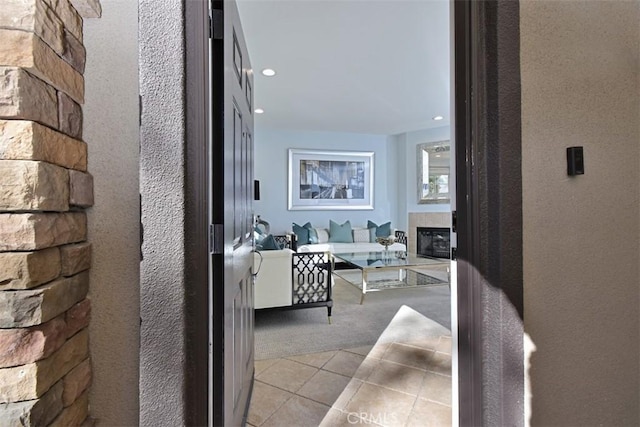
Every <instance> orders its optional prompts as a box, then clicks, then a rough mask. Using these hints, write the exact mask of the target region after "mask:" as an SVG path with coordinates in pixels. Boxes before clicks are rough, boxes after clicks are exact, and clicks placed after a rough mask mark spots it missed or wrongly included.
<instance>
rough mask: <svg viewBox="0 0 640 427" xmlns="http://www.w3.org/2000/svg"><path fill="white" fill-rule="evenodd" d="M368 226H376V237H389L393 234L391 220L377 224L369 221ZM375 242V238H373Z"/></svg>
mask: <svg viewBox="0 0 640 427" xmlns="http://www.w3.org/2000/svg"><path fill="white" fill-rule="evenodd" d="M367 228H375V229H376V237H389V236H391V221H389V222H385V223H384V224H380V225H377V224H376V223H375V222H373V221H367ZM373 241H374V242H375V239H373Z"/></svg>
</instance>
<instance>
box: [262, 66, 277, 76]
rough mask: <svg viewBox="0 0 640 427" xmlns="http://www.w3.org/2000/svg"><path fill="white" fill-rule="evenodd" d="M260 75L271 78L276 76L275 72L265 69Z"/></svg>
mask: <svg viewBox="0 0 640 427" xmlns="http://www.w3.org/2000/svg"><path fill="white" fill-rule="evenodd" d="M262 75H263V76H267V77H273V76H275V75H276V70H272V69H271V68H265V69H264V70H262Z"/></svg>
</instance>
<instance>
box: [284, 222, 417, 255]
mask: <svg viewBox="0 0 640 427" xmlns="http://www.w3.org/2000/svg"><path fill="white" fill-rule="evenodd" d="M315 230H316V234H317V235H318V243H313V244H304V245H296V246H295V249H296V251H297V252H331V253H333V254H339V253H349V252H379V251H381V250H383V249H384V246H382V245H381V244H379V243H376V242H370V241H369V239H368V233H359V231H360V230H365V231H366V230H368V229H366V228H354V229H353V236H354V242H353V243H335V242H329V241H328V240H329V232H328V230H327V229H326V228H316V229H315ZM393 234H394V235H396V236H402V239H403V240H404V239H406V236H405V234H404V232H402V231H398V230H393ZM359 236H361V238H358V237H359ZM292 237H293V238H295V234H293V235H292ZM389 250H390V251H406V250H407V246H406V244H405V243H401V242H398V241H396V242H395V243H393V244H392V245H389Z"/></svg>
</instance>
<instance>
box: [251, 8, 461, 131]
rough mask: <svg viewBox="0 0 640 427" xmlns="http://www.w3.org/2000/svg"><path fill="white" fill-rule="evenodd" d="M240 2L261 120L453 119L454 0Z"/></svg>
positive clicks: (406, 126)
mask: <svg viewBox="0 0 640 427" xmlns="http://www.w3.org/2000/svg"><path fill="white" fill-rule="evenodd" d="M238 9H239V12H240V18H241V21H242V26H243V29H244V34H245V38H246V41H247V46H248V49H249V57H250V60H251V64H252V66H253V70H254V74H255V77H254V78H255V80H254V86H255V88H254V94H255V106H256V107H258V108H263V109H264V110H265V113H264V114H261V115H260V114H256V115H255V118H256V127H260V128H271V129H281V130H282V129H285V130H314V131H335V132H355V133H365V134H381V135H393V134H398V133H403V132H409V131H414V130H420V129H427V128H433V127H439V126H445V125H448V124H449V80H450V79H449V68H450V67H449V61H450V51H449V2H448V0H238ZM264 68H273V69H275V70H276V72H277V75H276V76H275V77H270V78H268V77H265V76H263V75H262V74H261V73H260V71H261V70H262V69H264ZM437 115H442V116H444V117H445V119H444V120H442V121H433V120H432V117H434V116H437Z"/></svg>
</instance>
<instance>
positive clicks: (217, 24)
mask: <svg viewBox="0 0 640 427" xmlns="http://www.w3.org/2000/svg"><path fill="white" fill-rule="evenodd" d="M223 16H224V15H223V12H222V10H220V9H211V10H209V38H210V39H214V40H222V36H223V35H224V27H223V21H222V20H223Z"/></svg>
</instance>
